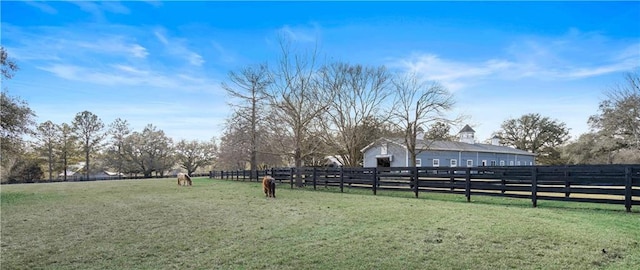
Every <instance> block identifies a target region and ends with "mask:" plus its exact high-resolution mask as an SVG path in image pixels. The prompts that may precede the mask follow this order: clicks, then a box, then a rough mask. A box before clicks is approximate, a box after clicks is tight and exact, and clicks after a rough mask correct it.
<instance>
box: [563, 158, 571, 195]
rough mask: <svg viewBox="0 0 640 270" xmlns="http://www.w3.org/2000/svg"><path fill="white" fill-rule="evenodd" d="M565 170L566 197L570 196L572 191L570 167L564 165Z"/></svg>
mask: <svg viewBox="0 0 640 270" xmlns="http://www.w3.org/2000/svg"><path fill="white" fill-rule="evenodd" d="M564 169H565V171H564V188H565V193H564V197H565V198H569V196H571V192H570V191H569V190H571V183H570V181H569V175H570V173H569V168H568V167H566V166H565V167H564Z"/></svg>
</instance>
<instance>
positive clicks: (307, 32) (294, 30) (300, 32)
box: [278, 25, 319, 42]
mask: <svg viewBox="0 0 640 270" xmlns="http://www.w3.org/2000/svg"><path fill="white" fill-rule="evenodd" d="M278 33H280V34H281V35H283V36H284V37H286V38H287V39H288V40H290V41H292V42H315V41H316V39H317V38H318V37H319V27H318V25H313V26H312V27H302V26H300V27H291V26H289V25H285V26H283V27H281V28H280V29H278Z"/></svg>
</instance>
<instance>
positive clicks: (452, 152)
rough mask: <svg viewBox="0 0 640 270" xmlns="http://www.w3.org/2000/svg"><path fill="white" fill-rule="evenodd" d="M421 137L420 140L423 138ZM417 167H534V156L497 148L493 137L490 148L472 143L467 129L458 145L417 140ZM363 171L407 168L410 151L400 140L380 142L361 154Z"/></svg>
mask: <svg viewBox="0 0 640 270" xmlns="http://www.w3.org/2000/svg"><path fill="white" fill-rule="evenodd" d="M422 137H423V136H419V138H422ZM416 148H418V149H422V152H420V153H419V154H418V156H417V157H416V166H417V167H475V166H530V165H535V156H536V155H535V154H533V153H530V152H527V151H523V150H519V149H515V148H512V147H508V146H504V145H500V143H499V139H498V138H497V137H494V138H493V139H492V140H491V144H483V143H476V142H475V131H474V130H473V129H472V128H471V127H470V126H469V125H466V126H465V127H464V128H463V129H462V130H460V132H459V133H458V141H428V140H422V139H418V140H417V142H416ZM361 151H362V153H363V156H364V160H363V166H364V167H408V166H409V165H408V164H410V163H409V151H408V149H407V147H406V145H405V144H404V140H403V139H402V138H380V139H378V140H376V141H375V142H373V143H371V144H369V145H367V146H366V147H364V148H363V149H362V150H361Z"/></svg>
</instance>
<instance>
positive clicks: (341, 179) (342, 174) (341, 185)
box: [340, 167, 344, 192]
mask: <svg viewBox="0 0 640 270" xmlns="http://www.w3.org/2000/svg"><path fill="white" fill-rule="evenodd" d="M340 192H344V168H343V167H340Z"/></svg>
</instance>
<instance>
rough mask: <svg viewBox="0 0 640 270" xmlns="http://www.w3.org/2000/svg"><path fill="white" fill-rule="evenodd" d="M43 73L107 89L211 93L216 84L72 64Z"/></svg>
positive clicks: (128, 69) (129, 69)
mask: <svg viewBox="0 0 640 270" xmlns="http://www.w3.org/2000/svg"><path fill="white" fill-rule="evenodd" d="M39 68H40V69H41V70H45V71H48V72H51V73H52V74H54V75H56V76H58V77H60V78H63V79H66V80H70V81H79V82H87V83H91V84H95V85H106V86H151V87H159V88H167V89H176V90H185V91H209V89H210V88H211V86H212V85H216V83H215V82H213V81H210V80H209V79H206V78H196V77H185V76H174V75H172V74H171V73H166V74H165V73H161V72H159V71H151V70H143V69H139V68H136V67H132V66H127V65H121V64H116V65H111V66H110V67H109V68H106V69H103V68H99V67H94V68H88V67H83V66H76V65H70V64H53V65H49V66H43V67H39Z"/></svg>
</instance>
